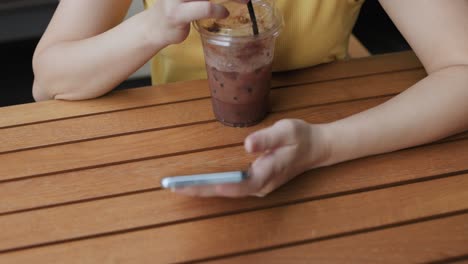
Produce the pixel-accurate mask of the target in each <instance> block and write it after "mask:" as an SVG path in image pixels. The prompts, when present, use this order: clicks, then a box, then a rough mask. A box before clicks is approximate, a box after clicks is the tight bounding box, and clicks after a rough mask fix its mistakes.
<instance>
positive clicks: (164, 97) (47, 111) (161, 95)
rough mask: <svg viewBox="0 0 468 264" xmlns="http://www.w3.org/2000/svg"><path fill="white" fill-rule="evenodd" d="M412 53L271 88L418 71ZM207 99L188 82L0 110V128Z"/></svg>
mask: <svg viewBox="0 0 468 264" xmlns="http://www.w3.org/2000/svg"><path fill="white" fill-rule="evenodd" d="M420 67H421V63H420V62H419V60H418V59H417V57H416V56H415V55H414V53H413V52H401V53H397V54H389V55H380V56H375V57H370V58H363V59H356V60H351V61H343V62H336V63H333V64H326V65H321V66H318V67H314V68H308V69H304V70H302V71H295V72H289V73H283V74H279V75H278V77H277V78H276V79H275V81H274V82H273V86H284V85H298V84H305V83H310V82H318V81H328V80H332V79H340V78H348V77H356V76H363V75H371V74H376V73H382V72H391V71H395V70H405V69H406V70H407V69H415V68H420ZM208 96H209V90H208V88H207V82H206V81H203V80H200V81H191V82H180V83H172V84H167V85H161V86H158V87H151V88H149V87H145V88H140V89H131V90H123V91H118V92H113V93H111V94H108V95H106V96H105V97H102V98H98V99H94V100H87V101H80V102H73V103H70V102H65V101H45V102H39V103H34V104H25V105H16V106H10V107H3V108H0V128H2V127H11V126H18V125H24V124H29V123H36V122H44V121H48V120H56V119H63V118H70V117H76V116H83V115H93V114H97V113H103V112H110V111H121V110H123V109H131V108H136V107H144V106H149V105H158V104H167V103H173V102H180V101H185V100H193V99H199V98H204V97H208Z"/></svg>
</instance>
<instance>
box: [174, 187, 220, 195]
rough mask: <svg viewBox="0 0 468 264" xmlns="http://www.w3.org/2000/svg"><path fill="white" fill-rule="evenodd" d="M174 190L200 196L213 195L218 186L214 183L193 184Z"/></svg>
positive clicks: (178, 192) (183, 193)
mask: <svg viewBox="0 0 468 264" xmlns="http://www.w3.org/2000/svg"><path fill="white" fill-rule="evenodd" d="M173 192H175V193H177V194H182V195H186V196H198V197H213V196H217V195H216V187H215V186H213V185H207V186H192V187H182V188H176V189H174V190H173Z"/></svg>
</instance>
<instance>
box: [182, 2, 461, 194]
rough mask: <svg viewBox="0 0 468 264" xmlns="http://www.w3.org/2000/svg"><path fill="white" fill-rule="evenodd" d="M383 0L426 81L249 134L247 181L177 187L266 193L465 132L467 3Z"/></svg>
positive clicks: (191, 190) (200, 191)
mask: <svg viewBox="0 0 468 264" xmlns="http://www.w3.org/2000/svg"><path fill="white" fill-rule="evenodd" d="M381 2H382V5H383V6H384V8H385V9H386V10H387V12H388V13H389V14H390V16H391V17H392V18H393V20H394V21H395V23H396V24H397V26H398V27H399V29H400V30H401V31H402V33H403V34H404V35H405V36H406V38H407V40H408V41H409V43H410V44H411V45H412V47H413V49H414V50H415V52H416V53H417V55H418V56H419V58H420V59H421V61H422V63H423V64H424V66H425V67H426V70H427V72H428V73H429V75H428V76H427V77H426V78H425V79H423V80H422V81H420V82H419V83H417V84H416V85H414V86H412V87H410V88H409V89H408V90H407V91H405V92H403V93H401V94H400V95H398V96H396V97H394V98H393V99H391V100H390V101H388V102H386V103H384V104H382V105H379V106H377V107H374V108H372V109H369V110H367V111H364V112H361V113H359V114H356V115H354V116H351V117H349V118H345V119H342V120H339V121H336V122H333V123H330V124H320V125H314V124H308V123H305V122H303V121H300V120H281V121H279V122H277V123H276V124H275V125H274V126H271V127H269V128H266V129H262V130H260V131H257V132H255V133H253V134H252V135H249V136H248V137H247V138H246V140H245V149H246V150H247V152H255V153H262V155H261V156H260V157H259V158H257V159H256V160H255V162H254V163H253V164H252V167H251V169H250V174H251V177H249V179H248V180H247V181H245V182H243V183H241V184H227V185H217V186H206V187H198V188H183V189H179V190H176V191H177V192H180V193H182V194H185V195H194V196H228V197H242V196H247V195H257V196H264V195H266V194H268V193H269V192H271V191H273V190H274V189H276V188H278V187H279V186H281V185H282V184H284V183H286V182H287V181H289V180H291V179H292V178H294V177H295V176H296V175H298V174H300V173H302V172H304V171H306V170H309V169H312V168H316V167H321V166H326V165H331V164H335V163H338V162H341V161H345V160H351V159H356V158H359V157H363V156H368V155H373V154H378V153H384V152H389V151H393V150H397V149H401V148H406V147H411V146H415V145H419V144H424V143H427V142H431V141H434V140H437V139H441V138H443V137H446V136H449V135H452V134H455V133H458V132H462V131H464V130H467V129H468V15H467V14H468V1H466V0H451V1H440V0H381ZM375 88H376V89H378V87H375Z"/></svg>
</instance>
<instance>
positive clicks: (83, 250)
mask: <svg viewBox="0 0 468 264" xmlns="http://www.w3.org/2000/svg"><path fill="white" fill-rule="evenodd" d="M187 199H188V198H187ZM459 201H468V174H465V175H459V176H455V177H448V178H443V179H437V180H432V181H427V182H420V183H415V184H409V185H403V186H399V187H394V188H388V189H382V190H375V191H369V192H364V193H357V194H352V195H346V196H341V197H336V198H330V199H323V200H318V201H312V202H304V203H299V204H293V205H288V206H281V207H276V208H271V209H268V210H259V211H254V212H248V213H240V214H236V215H229V216H224V217H217V218H210V219H205V220H199V221H191V222H187V223H180V224H173V225H168V226H163V227H159V228H152V229H145V230H139V231H135V232H130V233H123V234H119V235H113V236H105V237H99V238H93V239H89V240H81V241H75V242H71V243H65V244H57V245H50V246H47V247H43V248H35V249H30V250H25V251H19V252H12V253H10V254H8V253H7V254H5V255H3V256H2V258H3V260H5V261H7V262H10V263H31V262H33V261H34V260H37V259H41V261H43V262H46V263H65V262H66V263H83V262H86V263H103V262H106V261H107V262H109V261H114V262H132V263H151V262H152V261H154V260H155V259H157V260H158V261H160V262H180V261H190V260H194V259H204V258H210V257H214V256H220V255H226V254H235V253H240V252H243V251H249V250H258V249H262V248H268V247H272V246H278V245H282V244H290V243H294V242H297V241H304V240H309V239H317V238H321V237H326V236H330V235H337V234H342V233H347V232H355V231H357V230H362V229H368V228H376V227H379V226H385V225H390V224H395V223H400V222H405V221H413V220H416V219H419V218H425V217H431V216H434V215H439V214H446V213H450V212H456V211H462V210H467V209H468V203H460V202H459ZM147 204H148V203H147ZM130 206H139V204H123V205H122V207H124V208H125V207H126V208H130ZM185 210H190V209H189V208H186V209H185ZM70 213H71V214H72V215H71V216H67V217H66V222H65V223H63V225H62V226H60V225H57V226H56V228H55V229H54V230H48V231H52V232H54V234H65V235H66V234H69V233H70V232H73V229H71V227H73V224H74V223H73V221H72V219H74V217H75V216H78V213H77V212H75V213H73V212H70ZM108 213H112V212H108ZM156 214H157V213H156ZM49 216H52V214H50V215H49ZM126 218H129V219H130V221H139V220H140V219H141V218H140V217H129V216H126ZM343 219H346V221H343ZM21 220H22V221H25V218H22V219H18V221H21ZM93 221H94V222H95V224H93V226H97V225H98V223H99V221H100V218H99V217H93ZM11 224H12V225H14V226H6V228H2V229H3V230H12V231H13V233H14V232H15V231H14V230H15V229H16V228H15V227H17V226H18V225H21V224H22V223H21V222H19V223H11ZM25 224H26V225H31V226H34V225H35V223H32V222H31V221H27V222H26V223H25ZM102 224H104V223H102ZM36 228H37V227H36ZM40 231H41V230H38V229H35V232H34V233H31V232H30V233H26V234H24V236H25V237H22V239H21V240H20V241H21V242H22V241H26V240H27V239H32V237H34V236H36V235H38V234H39V233H40V234H41V235H43V236H47V235H48V234H49V233H44V234H43V233H41V232H40ZM22 234H23V232H21V233H20V234H18V233H16V234H13V235H7V236H6V238H8V239H7V240H9V241H8V242H7V243H13V242H14V241H15V238H16V241H17V238H18V236H20V235H22ZM207 234H209V236H208V235H207ZM195 241H196V243H195ZM77 256H79V257H77Z"/></svg>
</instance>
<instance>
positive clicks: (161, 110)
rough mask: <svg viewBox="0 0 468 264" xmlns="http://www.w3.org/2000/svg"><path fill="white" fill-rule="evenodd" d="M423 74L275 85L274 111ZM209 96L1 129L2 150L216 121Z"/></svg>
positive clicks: (361, 93) (385, 87)
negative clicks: (278, 87)
mask: <svg viewBox="0 0 468 264" xmlns="http://www.w3.org/2000/svg"><path fill="white" fill-rule="evenodd" d="M425 76H426V73H425V72H424V70H420V69H419V70H410V71H405V72H399V73H387V74H381V75H371V76H367V77H360V78H356V79H354V80H352V81H351V80H338V81H332V82H324V83H316V84H309V85H302V86H296V87H291V88H288V89H275V90H273V91H272V96H271V101H272V103H271V105H272V109H273V111H275V112H276V111H284V110H288V109H291V108H300V107H306V106H313V105H318V104H326V103H334V102H340V101H343V100H356V99H362V98H367V97H374V96H382V95H389V94H396V93H399V92H401V91H404V90H405V89H406V88H408V87H410V86H411V85H413V84H414V83H416V82H417V81H419V80H421V79H422V78H424V77H425ZM214 119H215V118H214V115H213V113H212V110H211V102H210V99H204V100H196V101H189V102H183V103H175V104H168V105H160V106H154V107H147V108H139V109H133V110H127V111H122V112H112V113H105V114H99V115H92V116H85V117H77V118H72V119H66V120H59V121H53V122H46V123H39V124H32V125H28V126H27V127H23V126H21V127H12V128H6V129H3V130H1V134H2V137H1V141H2V144H0V153H2V152H7V151H14V150H21V149H27V148H34V147H40V146H47V145H53V144H60V143H66V142H76V141H80V140H89V139H93V138H99V137H108V136H113V135H121V134H125V133H136V132H138V131H147V130H156V129H163V128H167V127H171V126H180V125H186V124H190V123H197V122H207V121H214Z"/></svg>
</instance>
